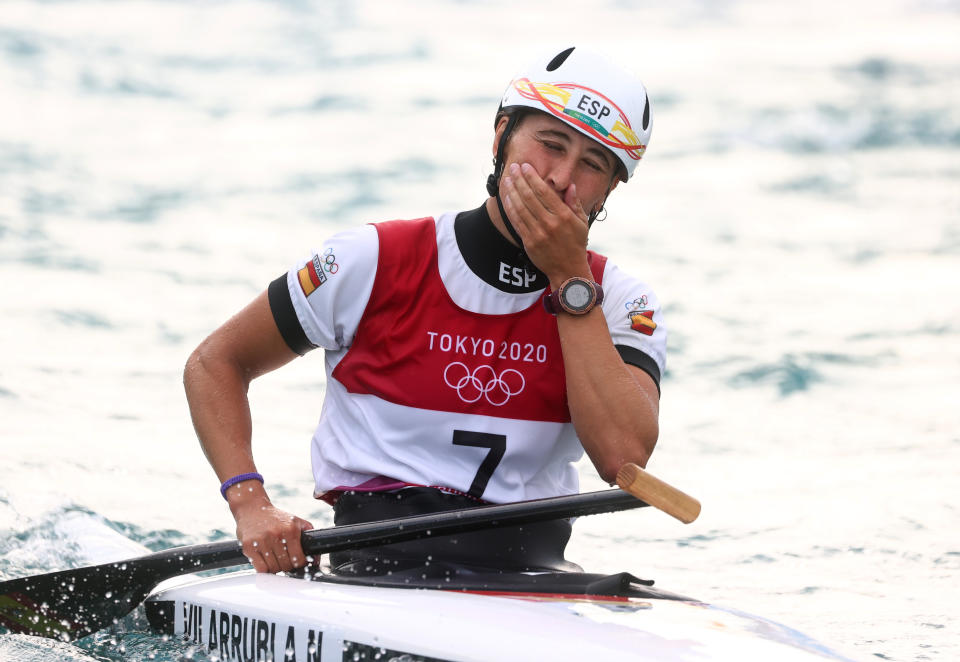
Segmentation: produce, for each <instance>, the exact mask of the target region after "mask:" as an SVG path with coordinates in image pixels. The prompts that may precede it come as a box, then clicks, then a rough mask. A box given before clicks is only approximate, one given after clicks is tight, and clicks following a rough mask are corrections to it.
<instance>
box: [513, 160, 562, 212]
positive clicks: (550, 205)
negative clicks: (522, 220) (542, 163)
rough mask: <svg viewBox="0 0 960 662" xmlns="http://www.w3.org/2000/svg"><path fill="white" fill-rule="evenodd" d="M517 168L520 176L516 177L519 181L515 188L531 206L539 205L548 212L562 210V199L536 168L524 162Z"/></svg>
mask: <svg viewBox="0 0 960 662" xmlns="http://www.w3.org/2000/svg"><path fill="white" fill-rule="evenodd" d="M519 170H520V176H519V177H518V179H519V182H518V186H517V189H518V190H519V191H520V193H521V194H522V195H523V196H524V199H525V200H527V202H528V204H529V205H530V206H531V208H534V207H535V206H539V207H542V208H543V209H544V210H545V211H547V212H548V213H551V214H556V213H560V211H562V205H561V204H560V203H561V202H562V200H561V198H560V196H559V195H557V193H556V191H554V189H553V188H551V187H550V186H548V185H547V183H546V182H545V181H543V179H542V178H541V177H540V173H538V172H537V170H536V168H534V167H533V166H532V165H530V164H529V163H524V164H522V165H521V166H520V168H519ZM568 188H569V187H568Z"/></svg>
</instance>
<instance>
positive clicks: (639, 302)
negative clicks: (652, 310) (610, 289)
mask: <svg viewBox="0 0 960 662" xmlns="http://www.w3.org/2000/svg"><path fill="white" fill-rule="evenodd" d="M647 303H648V302H647V295H646V294H644V295H642V296H639V297H637V298H636V299H634V300H633V301H628V302H626V303H625V304H623V306H624V308H626V309H627V312H628V313H635V312H637V311H638V310H643V309H644V308H646V307H647Z"/></svg>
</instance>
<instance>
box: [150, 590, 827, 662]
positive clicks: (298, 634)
mask: <svg viewBox="0 0 960 662" xmlns="http://www.w3.org/2000/svg"><path fill="white" fill-rule="evenodd" d="M613 577H619V576H617V575H614V576H613ZM627 577H629V575H627ZM408 588H410V589H411V590H398V587H397V586H389V585H384V584H382V583H381V585H358V584H357V583H355V582H353V581H346V580H343V579H335V580H332V581H331V580H330V579H329V578H323V579H322V580H321V581H310V580H308V579H301V578H293V577H285V576H279V575H264V574H259V575H258V574H256V573H253V572H250V571H244V572H235V573H228V574H223V575H218V576H215V577H210V578H206V579H193V580H187V581H183V580H171V581H170V582H167V583H166V584H164V585H161V586H160V587H158V589H157V590H156V591H155V592H154V594H153V595H152V596H151V597H150V598H149V599H148V601H147V605H146V610H147V615H148V618H149V620H150V623H151V626H152V627H153V628H154V629H155V630H156V631H157V632H162V633H166V634H175V635H180V636H182V637H184V638H185V639H186V640H188V641H191V642H193V643H195V644H197V645H200V646H201V647H203V648H204V649H206V650H209V651H211V652H213V651H215V652H216V653H217V654H218V656H219V657H220V659H221V660H222V661H223V662H227V661H231V660H238V661H239V660H242V661H244V662H248V661H250V660H275V661H278V662H279V661H280V660H298V661H299V662H304V661H305V660H306V661H307V662H342V661H348V660H351V661H352V660H391V659H393V660H402V661H403V662H414V661H419V660H422V661H425V662H426V661H438V662H488V661H490V660H498V661H509V660H531V659H536V660H556V661H571V662H573V661H577V662H581V661H583V660H608V659H609V660H613V659H622V658H624V657H626V659H631V660H649V661H653V660H656V661H658V662H670V661H672V660H731V659H738V660H742V659H757V660H759V659H770V660H774V659H775V660H782V661H785V662H789V661H791V660H795V661H797V662H802V661H807V662H809V661H810V660H814V659H821V660H822V659H824V658H827V659H843V658H840V657H838V656H836V655H835V654H833V653H832V652H831V651H829V650H828V649H827V648H825V647H823V646H820V645H819V644H817V643H816V642H814V641H812V640H810V639H809V638H807V637H805V636H804V635H802V634H800V633H799V632H796V631H794V630H791V629H790V628H787V627H784V626H782V625H779V624H777V623H773V622H771V621H766V620H763V619H758V618H755V617H752V616H749V615H746V614H740V613H738V612H734V611H730V610H724V609H721V608H717V607H714V606H711V605H708V604H705V603H702V602H697V601H692V600H686V599H682V598H681V597H680V596H676V595H674V594H666V593H665V592H664V594H663V595H659V596H658V597H653V594H652V593H650V594H648V595H647V597H633V596H624V595H602V594H588V593H582V592H581V593H565V592H563V591H562V590H555V591H548V590H546V589H547V588H548V587H547V586H546V584H542V585H541V586H540V587H538V588H537V589H536V590H533V591H530V590H522V589H521V590H504V587H503V586H500V587H499V588H497V587H494V586H493V585H492V584H490V583H489V582H488V586H486V587H478V588H473V589H465V588H459V589H456V590H437V589H435V588H427V589H424V588H417V589H416V590H413V589H414V587H409V586H408ZM642 589H643V590H649V591H651V592H652V591H653V589H652V587H642ZM637 590H640V589H637Z"/></svg>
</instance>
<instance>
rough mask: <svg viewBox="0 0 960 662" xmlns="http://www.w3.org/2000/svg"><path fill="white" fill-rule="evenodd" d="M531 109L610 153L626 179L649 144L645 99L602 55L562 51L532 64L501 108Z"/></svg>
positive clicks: (515, 81) (637, 83)
mask: <svg viewBox="0 0 960 662" xmlns="http://www.w3.org/2000/svg"><path fill="white" fill-rule="evenodd" d="M516 107H523V108H533V109H536V110H539V111H542V112H546V113H549V114H550V115H553V116H554V117H556V118H558V119H560V120H562V121H564V122H566V123H567V124H569V125H570V126H572V127H573V128H574V129H576V130H577V131H579V132H580V133H582V134H584V135H586V136H587V137H589V138H592V139H593V140H596V141H597V142H598V143H600V144H601V145H603V146H604V147H606V148H607V149H609V150H610V151H611V152H613V153H614V155H616V157H617V158H618V159H620V162H621V163H622V164H623V167H624V168H625V172H621V177H620V178H621V179H622V180H623V181H627V180H628V179H629V178H630V177H631V176H632V175H633V171H634V168H636V167H637V162H638V161H639V160H640V158H641V157H642V156H643V153H644V151H645V150H646V149H647V143H648V142H649V140H650V130H651V128H652V123H651V121H650V100H649V99H648V98H647V90H646V88H645V87H644V86H643V83H641V82H640V81H639V80H638V79H637V78H636V77H635V76H634V75H633V74H631V73H630V72H628V71H626V70H624V69H622V68H621V67H619V66H618V65H616V64H614V63H613V62H611V61H610V60H608V59H607V58H605V57H603V56H602V55H600V54H598V53H595V52H591V51H589V50H584V49H583V48H567V49H565V50H563V51H560V52H559V53H556V54H552V53H551V54H549V55H547V56H545V57H542V58H540V59H539V60H537V62H536V63H534V64H532V65H531V66H529V67H527V68H526V69H525V70H524V71H523V72H521V73H520V74H519V75H517V76H516V77H515V78H514V79H513V81H512V82H511V83H510V85H509V86H508V87H507V90H506V92H504V94H503V100H502V101H501V103H500V108H501V110H507V109H509V108H516Z"/></svg>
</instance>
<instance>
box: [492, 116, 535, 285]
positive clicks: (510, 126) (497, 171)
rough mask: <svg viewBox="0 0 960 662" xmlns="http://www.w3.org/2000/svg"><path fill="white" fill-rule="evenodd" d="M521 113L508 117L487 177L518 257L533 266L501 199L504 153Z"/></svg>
mask: <svg viewBox="0 0 960 662" xmlns="http://www.w3.org/2000/svg"><path fill="white" fill-rule="evenodd" d="M520 115H521V113H516V112H515V113H511V114H510V115H509V117H508V119H507V126H506V128H504V130H503V134H502V135H501V136H500V142H499V143H497V157H496V158H495V159H494V160H493V173H492V174H491V175H490V176H489V177H487V193H489V194H490V195H491V196H493V197H494V198H495V199H496V201H497V209H498V210H499V211H500V218H502V219H503V224H504V225H505V226H506V228H507V232H509V233H510V236H511V237H512V238H513V241H514V242H515V243H516V244H517V250H518V251H519V255H518V257H519V258H520V259H521V261H523V262H526V263H527V264H528V265H530V266H531V267H533V266H534V264H533V262H531V261H530V257H529V256H528V255H527V251H526V250H525V249H524V247H523V239H521V238H520V234H519V233H518V232H517V229H516V228H515V227H513V223H511V222H510V217H509V216H507V211H506V210H505V209H504V208H503V200H501V199H500V177H502V176H503V168H504V166H505V165H506V163H505V161H504V154H506V148H507V139H508V138H509V137H510V134H511V133H512V132H513V130H514V129H515V128H516V126H517V124H518V123H519V122H520Z"/></svg>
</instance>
